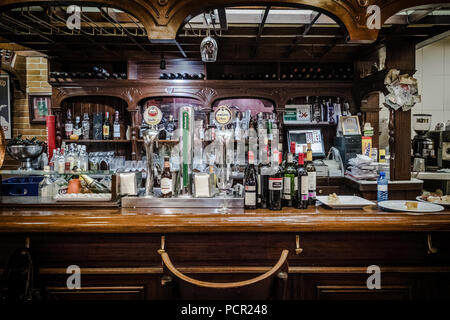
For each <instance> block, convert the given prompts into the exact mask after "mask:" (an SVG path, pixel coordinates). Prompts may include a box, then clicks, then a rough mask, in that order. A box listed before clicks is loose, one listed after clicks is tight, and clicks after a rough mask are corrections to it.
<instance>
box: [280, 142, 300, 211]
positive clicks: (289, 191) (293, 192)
mask: <svg viewBox="0 0 450 320" xmlns="http://www.w3.org/2000/svg"><path fill="white" fill-rule="evenodd" d="M293 144H294V152H295V142H293ZM296 187H297V170H296V169H295V164H294V155H293V153H292V147H291V152H289V153H288V155H287V160H286V168H285V170H284V175H283V205H284V206H286V207H296V204H297V202H296V198H297V188H296Z"/></svg>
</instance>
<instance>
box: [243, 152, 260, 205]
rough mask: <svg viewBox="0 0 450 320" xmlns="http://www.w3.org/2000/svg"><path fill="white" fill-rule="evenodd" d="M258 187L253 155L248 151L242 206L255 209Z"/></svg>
mask: <svg viewBox="0 0 450 320" xmlns="http://www.w3.org/2000/svg"><path fill="white" fill-rule="evenodd" d="M257 189H258V180H257V176H256V169H255V157H254V154H253V152H252V151H249V152H248V167H247V169H246V172H245V176H244V208H245V209H252V210H253V209H256V205H257V199H256V193H257Z"/></svg>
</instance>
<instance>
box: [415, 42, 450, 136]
mask: <svg viewBox="0 0 450 320" xmlns="http://www.w3.org/2000/svg"><path fill="white" fill-rule="evenodd" d="M416 69H417V72H416V74H415V75H414V77H415V78H416V79H417V80H418V85H419V94H420V95H421V96H422V102H421V103H419V104H416V105H415V106H414V108H413V109H412V113H413V114H414V113H428V114H431V115H432V127H431V129H432V130H434V127H435V125H436V124H437V123H438V122H444V123H445V122H447V120H450V37H447V38H444V39H442V40H439V41H437V42H434V43H432V44H430V45H428V46H426V47H423V48H421V49H418V50H417V51H416ZM414 134H415V133H414V131H412V135H413V136H414Z"/></svg>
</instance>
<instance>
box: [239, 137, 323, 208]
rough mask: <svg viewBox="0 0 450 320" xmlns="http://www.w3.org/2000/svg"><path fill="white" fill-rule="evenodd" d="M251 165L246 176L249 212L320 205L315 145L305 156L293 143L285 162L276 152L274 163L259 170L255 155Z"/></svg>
mask: <svg viewBox="0 0 450 320" xmlns="http://www.w3.org/2000/svg"><path fill="white" fill-rule="evenodd" d="M248 159H249V165H248V166H247V168H246V170H245V176H244V205H245V209H257V208H263V209H270V210H281V209H282V208H283V207H295V208H298V209H306V208H307V207H308V206H309V205H315V203H316V169H315V167H314V164H313V157H312V150H311V144H309V143H308V147H307V149H306V148H304V149H303V153H299V154H296V153H295V143H291V147H290V152H289V153H287V155H286V159H285V162H283V161H282V153H281V152H273V153H272V157H271V160H272V161H271V163H270V164H269V162H268V161H266V162H261V163H259V165H258V166H257V167H256V166H255V161H254V154H253V152H251V151H249V154H248Z"/></svg>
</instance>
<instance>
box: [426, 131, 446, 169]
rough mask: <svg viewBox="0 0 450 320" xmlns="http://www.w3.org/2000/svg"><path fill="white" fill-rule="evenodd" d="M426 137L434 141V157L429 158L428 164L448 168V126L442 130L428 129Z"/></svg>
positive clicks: (438, 167)
mask: <svg viewBox="0 0 450 320" xmlns="http://www.w3.org/2000/svg"><path fill="white" fill-rule="evenodd" d="M426 136H427V138H429V139H432V140H433V141H434V152H435V154H436V157H434V158H433V159H431V158H430V160H429V164H428V165H429V166H431V167H436V168H437V169H442V168H450V128H447V129H446V130H443V131H430V132H428V133H427V134H426Z"/></svg>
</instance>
